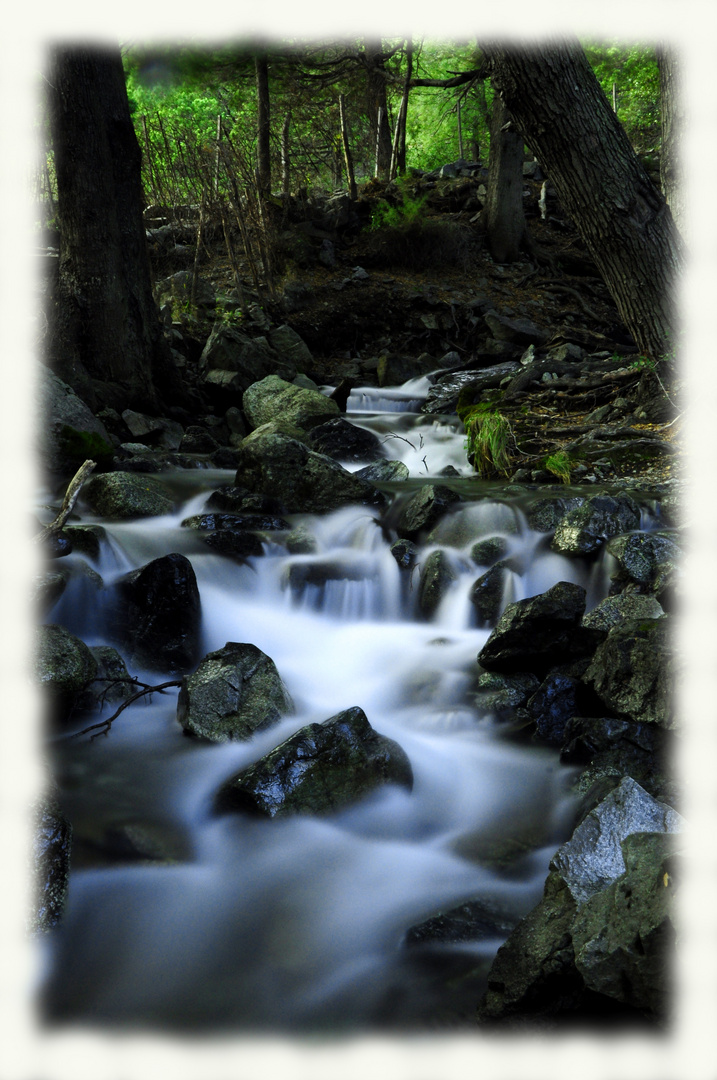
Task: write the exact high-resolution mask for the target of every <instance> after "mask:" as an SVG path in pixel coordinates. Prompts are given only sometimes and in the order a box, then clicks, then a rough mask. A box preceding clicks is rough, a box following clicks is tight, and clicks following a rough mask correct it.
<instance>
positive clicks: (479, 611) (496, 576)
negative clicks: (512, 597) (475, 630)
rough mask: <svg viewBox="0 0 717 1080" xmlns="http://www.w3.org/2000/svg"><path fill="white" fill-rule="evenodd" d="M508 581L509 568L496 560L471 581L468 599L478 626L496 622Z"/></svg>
mask: <svg viewBox="0 0 717 1080" xmlns="http://www.w3.org/2000/svg"><path fill="white" fill-rule="evenodd" d="M509 581H510V568H509V567H508V565H507V563H505V562H498V563H496V564H495V566H492V567H491V568H490V570H487V571H486V572H485V574H481V576H480V577H479V578H476V580H475V581H474V582H473V584H472V585H471V590H470V592H469V593H468V599H469V600H470V602H471V604H473V607H474V608H475V613H476V618H477V620H478V626H495V624H496V623H497V622H498V619H499V617H500V612H501V609H502V607H503V599H504V597H505V591H506V587H507V585H508V582H509Z"/></svg>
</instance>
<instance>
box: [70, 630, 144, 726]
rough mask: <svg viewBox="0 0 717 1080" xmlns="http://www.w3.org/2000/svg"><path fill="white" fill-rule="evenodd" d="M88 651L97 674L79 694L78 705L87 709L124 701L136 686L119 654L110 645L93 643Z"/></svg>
mask: <svg viewBox="0 0 717 1080" xmlns="http://www.w3.org/2000/svg"><path fill="white" fill-rule="evenodd" d="M90 652H91V653H92V655H93V656H94V658H95V660H96V661H97V674H96V676H95V677H94V679H93V680H92V681H91V682H90V683H89V685H88V686H87V687H86V689H85V690H84V691H83V692H82V694H80V696H79V698H78V702H77V704H78V707H79V708H81V709H84V710H87V711H89V710H90V709H97V708H99V707H101V706H102V705H103V704H112V705H114V704H119V702H120V701H125V700H126V699H127V698H128V697H129V696H130V695H131V694H133V693H134V691H135V690H136V689H137V687H136V685H135V684H133V683H132V680H131V678H130V674H129V672H128V671H127V665H126V664H125V662H124V660H123V659H122V657H121V656H120V654H119V653H118V652H117V650H116V649H115V648H113V647H112V646H111V645H93V646H92V648H91V649H90Z"/></svg>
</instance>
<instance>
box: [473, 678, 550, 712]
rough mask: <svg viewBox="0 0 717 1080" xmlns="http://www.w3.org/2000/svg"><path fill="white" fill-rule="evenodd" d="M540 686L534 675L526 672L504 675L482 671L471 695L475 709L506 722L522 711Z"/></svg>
mask: <svg viewBox="0 0 717 1080" xmlns="http://www.w3.org/2000/svg"><path fill="white" fill-rule="evenodd" d="M539 686H540V680H539V679H538V678H537V676H536V675H532V674H531V673H530V672H528V671H522V672H516V673H515V674H513V675H506V674H503V673H501V672H498V671H484V672H483V673H482V674H481V675H479V676H478V678H477V679H476V682H475V691H474V692H473V694H472V697H473V700H474V702H475V705H476V708H478V709H479V710H480V711H481V712H485V713H493V715H494V716H496V717H497V718H498V719H499V720H506V719H509V718H510V717H512V716H513V715H514V714H515V711H516V709H522V708H523V707H524V706H525V705H527V703H528V699H529V698H530V697H531V695H532V694H534V693H535V691H536V690H537V689H538V687H539Z"/></svg>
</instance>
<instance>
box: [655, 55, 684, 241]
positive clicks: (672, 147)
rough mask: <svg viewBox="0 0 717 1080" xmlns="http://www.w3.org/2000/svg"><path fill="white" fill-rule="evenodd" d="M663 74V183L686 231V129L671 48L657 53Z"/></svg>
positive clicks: (672, 209)
mask: <svg viewBox="0 0 717 1080" xmlns="http://www.w3.org/2000/svg"><path fill="white" fill-rule="evenodd" d="M657 67H658V70H659V72H660V118H661V122H662V152H661V154H660V183H661V185H662V192H663V194H664V196H665V199H666V200H667V205H668V206H669V208H670V210H671V211H672V217H673V218H674V220H675V224H676V225H677V227H678V228H679V229H680V230H681V231H684V216H685V204H684V188H683V176H682V171H681V165H680V135H681V133H682V129H683V127H684V121H685V117H684V111H683V109H682V102H681V86H680V68H679V62H678V60H677V57H676V56H675V53H674V51H673V50H672V49H669V48H665V47H662V46H661V47H660V48H658V50H657Z"/></svg>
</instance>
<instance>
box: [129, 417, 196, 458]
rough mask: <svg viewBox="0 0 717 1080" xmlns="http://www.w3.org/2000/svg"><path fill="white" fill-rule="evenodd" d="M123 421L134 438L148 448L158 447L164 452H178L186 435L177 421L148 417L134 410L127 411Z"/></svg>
mask: <svg viewBox="0 0 717 1080" xmlns="http://www.w3.org/2000/svg"><path fill="white" fill-rule="evenodd" d="M122 419H123V420H124V422H125V424H126V425H127V428H128V430H129V432H130V435H132V436H133V438H135V439H138V440H140V441H141V442H142V443H144V444H146V445H147V446H153V447H158V448H160V449H162V450H177V449H178V448H179V445H180V443H181V441H182V436H183V435H184V428H183V427H182V425H181V424H178V423H177V422H176V420H165V419H163V418H162V417H159V416H146V415H145V414H144V413H140V412H135V411H134V410H133V409H125V410H124V412H123V413H122Z"/></svg>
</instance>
